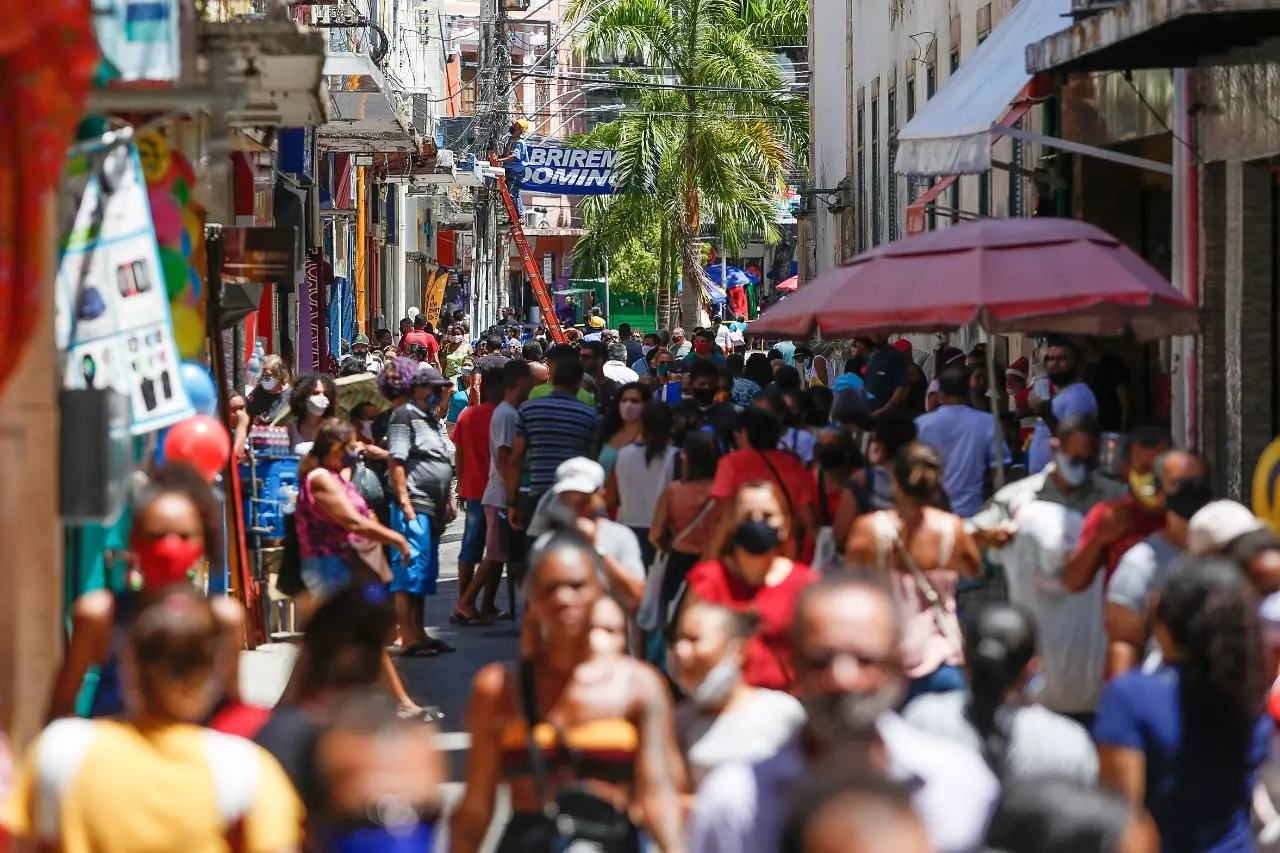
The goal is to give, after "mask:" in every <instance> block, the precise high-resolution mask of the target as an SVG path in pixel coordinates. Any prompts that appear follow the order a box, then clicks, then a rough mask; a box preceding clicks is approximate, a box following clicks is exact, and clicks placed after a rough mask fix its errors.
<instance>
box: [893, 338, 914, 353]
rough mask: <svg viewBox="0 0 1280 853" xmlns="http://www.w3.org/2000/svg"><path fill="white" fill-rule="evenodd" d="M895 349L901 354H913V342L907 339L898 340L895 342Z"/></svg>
mask: <svg viewBox="0 0 1280 853" xmlns="http://www.w3.org/2000/svg"><path fill="white" fill-rule="evenodd" d="M893 348H894V349H896V350H897V351H898V352H901V353H909V352H911V341H909V340H907V339H906V338H898V339H897V340H896V341H894V342H893Z"/></svg>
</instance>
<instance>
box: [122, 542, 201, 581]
mask: <svg viewBox="0 0 1280 853" xmlns="http://www.w3.org/2000/svg"><path fill="white" fill-rule="evenodd" d="M133 553H134V556H136V557H137V558H138V571H140V572H141V573H142V583H143V586H145V587H146V588H147V589H160V588H161V587H166V586H169V585H171V584H175V583H184V582H186V581H187V579H188V577H189V574H190V572H191V569H192V567H193V566H195V564H196V561H197V560H199V559H200V558H201V557H203V556H204V548H203V547H202V546H201V545H200V544H199V543H197V542H190V541H188V540H186V539H183V538H182V537H181V536H174V535H170V536H163V537H161V538H159V539H153V540H151V541H150V542H145V543H135V544H134V546H133Z"/></svg>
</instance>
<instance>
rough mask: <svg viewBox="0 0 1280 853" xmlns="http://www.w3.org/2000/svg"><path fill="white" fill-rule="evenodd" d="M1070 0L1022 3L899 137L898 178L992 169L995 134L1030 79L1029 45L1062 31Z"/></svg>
mask: <svg viewBox="0 0 1280 853" xmlns="http://www.w3.org/2000/svg"><path fill="white" fill-rule="evenodd" d="M1070 11H1071V0H1021V2H1019V3H1018V4H1017V5H1015V6H1014V7H1013V9H1011V10H1010V11H1009V14H1008V15H1006V16H1005V18H1004V20H1003V21H1001V22H1000V24H999V25H998V26H997V27H996V28H995V29H994V30H992V32H991V34H990V35H989V36H987V38H986V40H985V41H984V42H983V43H982V44H980V45H978V49H977V50H975V51H974V52H973V55H972V56H970V57H969V58H968V59H966V60H965V61H964V62H962V63H961V64H960V68H959V70H957V71H956V73H955V74H952V75H951V77H950V78H948V80H947V82H946V83H944V84H943V85H942V88H941V89H939V90H938V93H937V94H936V95H935V96H934V97H932V98H930V99H929V101H928V103H926V104H925V105H924V107H923V108H922V109H921V110H920V112H918V113H917V114H916V116H915V117H914V118H913V119H911V121H909V122H907V125H906V127H904V128H902V130H901V131H900V132H899V133H898V154H897V157H895V158H894V163H893V170H894V171H895V172H897V173H898V174H899V175H967V174H976V173H979V172H985V171H987V170H988V169H990V168H991V134H992V131H993V129H994V128H995V127H996V126H997V125H998V124H999V122H1000V119H1001V117H1002V116H1003V115H1004V114H1005V112H1006V111H1007V110H1008V109H1009V105H1010V103H1011V102H1012V101H1013V100H1014V99H1015V98H1017V97H1018V94H1019V93H1020V92H1022V90H1023V89H1024V88H1026V85H1027V83H1028V82H1030V81H1031V76H1032V75H1031V74H1029V73H1028V72H1027V45H1029V44H1033V43H1035V42H1038V41H1040V40H1041V39H1043V38H1046V37H1047V36H1051V35H1053V34H1054V33H1056V32H1058V31H1059V30H1061V29H1062V26H1063V22H1064V17H1063V16H1064V15H1067V14H1069V13H1070Z"/></svg>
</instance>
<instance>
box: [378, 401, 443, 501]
mask: <svg viewBox="0 0 1280 853" xmlns="http://www.w3.org/2000/svg"><path fill="white" fill-rule="evenodd" d="M387 445H388V447H387V450H388V452H389V453H390V454H391V458H392V459H393V460H395V461H396V462H399V463H400V464H401V465H403V466H404V479H405V486H406V488H407V489H408V492H409V500H410V501H411V502H412V503H413V504H414V505H415V506H417V507H418V509H419V511H424V510H425V511H426V512H427V513H428V514H430V515H433V516H438V517H440V518H443V516H444V511H445V507H446V506H448V502H449V487H450V486H451V485H452V483H453V454H452V453H451V452H450V448H449V443H448V438H447V437H446V436H445V434H444V432H443V430H442V427H441V425H440V421H439V419H438V418H436V416H435V414H434V413H433V412H425V411H423V410H422V409H420V408H418V407H417V406H416V405H414V404H413V403H412V402H409V403H405V404H404V405H403V406H401V407H400V408H398V409H396V410H395V412H394V413H393V414H392V415H391V424H390V426H388V428H387Z"/></svg>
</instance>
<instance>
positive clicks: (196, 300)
mask: <svg viewBox="0 0 1280 853" xmlns="http://www.w3.org/2000/svg"><path fill="white" fill-rule="evenodd" d="M202 293H204V282H203V281H201V280H200V276H199V275H198V274H197V273H196V270H195V267H188V268H187V289H186V290H184V291H182V301H183V302H185V303H186V304H188V305H190V306H191V307H193V308H195V307H197V306H199V305H200V295H201V294H202Z"/></svg>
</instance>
